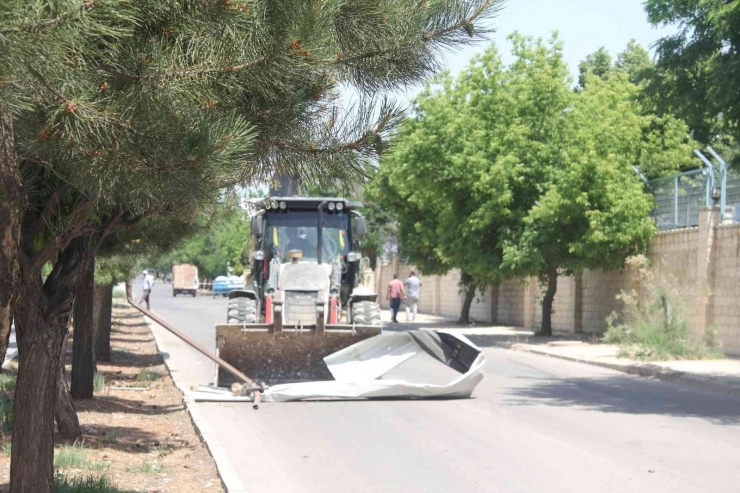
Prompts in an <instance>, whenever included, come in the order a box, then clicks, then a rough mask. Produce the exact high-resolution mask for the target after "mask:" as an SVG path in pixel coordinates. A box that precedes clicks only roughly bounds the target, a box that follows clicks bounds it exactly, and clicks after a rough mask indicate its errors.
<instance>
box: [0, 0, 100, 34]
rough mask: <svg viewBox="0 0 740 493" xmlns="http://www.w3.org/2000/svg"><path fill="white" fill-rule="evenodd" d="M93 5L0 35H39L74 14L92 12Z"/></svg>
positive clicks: (84, 5) (3, 31) (82, 6)
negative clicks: (21, 33)
mask: <svg viewBox="0 0 740 493" xmlns="http://www.w3.org/2000/svg"><path fill="white" fill-rule="evenodd" d="M95 3H96V2H95V1H90V2H85V3H83V4H82V5H80V6H79V7H77V9H75V10H74V11H72V13H70V12H62V14H61V15H59V16H58V17H55V18H53V19H48V20H45V21H41V22H29V23H26V24H23V25H21V26H20V28H13V29H3V30H2V31H0V33H3V34H5V33H13V32H18V31H27V32H30V33H39V32H41V31H43V30H44V29H46V28H48V27H52V26H56V25H59V24H61V23H62V22H65V21H67V20H69V19H72V18H74V17H73V16H74V14H77V13H81V12H85V11H88V10H92V9H93V8H94V7H95Z"/></svg>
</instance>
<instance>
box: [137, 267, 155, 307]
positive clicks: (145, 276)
mask: <svg viewBox="0 0 740 493" xmlns="http://www.w3.org/2000/svg"><path fill="white" fill-rule="evenodd" d="M153 287H154V277H152V275H151V274H149V272H148V271H147V270H143V271H141V292H142V294H141V299H140V300H139V304H140V305H141V304H142V303H143V302H145V301H146V309H147V310H149V295H150V294H151V293H152V288H153Z"/></svg>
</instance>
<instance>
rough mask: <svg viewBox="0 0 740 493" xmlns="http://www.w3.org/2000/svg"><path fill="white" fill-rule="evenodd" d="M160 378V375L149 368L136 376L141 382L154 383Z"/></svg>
mask: <svg viewBox="0 0 740 493" xmlns="http://www.w3.org/2000/svg"><path fill="white" fill-rule="evenodd" d="M158 378H159V375H158V374H157V373H156V372H153V371H152V370H150V369H148V368H144V369H143V370H141V371H140V372H139V374H138V375H137V376H136V380H137V381H139V382H153V381H155V380H157V379H158Z"/></svg>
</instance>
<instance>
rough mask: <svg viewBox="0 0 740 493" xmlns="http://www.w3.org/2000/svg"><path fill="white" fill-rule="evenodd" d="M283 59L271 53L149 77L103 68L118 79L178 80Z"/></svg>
mask: <svg viewBox="0 0 740 493" xmlns="http://www.w3.org/2000/svg"><path fill="white" fill-rule="evenodd" d="M282 57H283V55H282V54H280V53H270V54H269V55H265V56H263V57H261V58H258V59H257V60H254V61H252V62H247V63H243V64H241V65H227V66H225V67H210V68H201V67H199V66H197V65H196V66H193V67H190V68H187V69H184V70H175V71H172V72H162V73H153V74H147V75H139V74H129V73H126V72H121V71H119V70H116V69H113V68H111V67H105V68H103V70H104V71H105V72H108V73H109V74H111V75H115V76H117V77H120V78H122V79H126V80H129V81H133V80H157V79H176V78H185V77H199V76H203V75H218V74H231V73H234V72H243V71H245V70H249V69H252V68H255V67H259V66H260V65H264V64H266V63H269V62H271V61H275V60H279V59H280V58H282Z"/></svg>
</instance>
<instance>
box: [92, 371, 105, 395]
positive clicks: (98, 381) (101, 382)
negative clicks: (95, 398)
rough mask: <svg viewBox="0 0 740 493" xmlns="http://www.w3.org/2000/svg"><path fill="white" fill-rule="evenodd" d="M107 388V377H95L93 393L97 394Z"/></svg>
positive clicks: (97, 375)
mask: <svg viewBox="0 0 740 493" xmlns="http://www.w3.org/2000/svg"><path fill="white" fill-rule="evenodd" d="M104 388H105V377H104V376H103V374H102V373H96V374H95V376H94V377H93V391H94V392H95V393H96V394H97V393H99V392H102V390H103V389H104Z"/></svg>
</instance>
